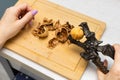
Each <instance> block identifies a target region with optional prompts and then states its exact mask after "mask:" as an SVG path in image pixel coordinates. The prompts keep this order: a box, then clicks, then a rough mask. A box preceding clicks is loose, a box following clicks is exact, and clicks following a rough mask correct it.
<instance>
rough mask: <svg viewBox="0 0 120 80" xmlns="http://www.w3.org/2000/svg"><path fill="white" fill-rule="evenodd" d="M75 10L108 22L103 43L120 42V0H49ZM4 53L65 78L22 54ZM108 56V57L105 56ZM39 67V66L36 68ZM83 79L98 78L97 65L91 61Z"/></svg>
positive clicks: (91, 79) (6, 51) (110, 63)
mask: <svg viewBox="0 0 120 80" xmlns="http://www.w3.org/2000/svg"><path fill="white" fill-rule="evenodd" d="M49 1H52V2H54V3H57V4H59V5H62V6H64V7H67V8H69V9H72V10H74V11H77V12H80V13H83V14H85V15H88V16H90V17H93V18H96V19H98V20H101V21H103V22H105V23H106V30H105V32H104V34H103V36H102V38H101V40H102V41H103V42H104V43H103V44H107V43H110V44H114V43H119V44H120V37H119V32H120V10H119V8H120V0H49ZM2 52H4V54H6V55H8V56H10V57H12V58H15V59H16V60H18V61H20V62H23V61H24V62H23V63H24V64H26V65H28V66H30V67H32V68H34V69H36V70H38V71H41V72H43V73H44V74H47V75H49V76H50V77H53V78H54V79H57V80H58V79H59V80H65V78H62V77H61V76H59V75H58V74H56V73H53V72H51V71H49V70H47V69H45V68H44V67H42V66H39V65H37V64H36V63H34V62H32V61H30V60H27V59H25V58H24V57H22V56H19V55H17V54H15V53H14V52H11V51H9V50H6V49H2ZM105 58H107V57H105ZM103 59H104V58H103V56H102V60H103ZM107 59H108V60H109V61H108V62H109V67H110V66H111V65H112V63H113V61H112V60H111V59H110V58H107ZM36 67H37V68H36ZM81 80H97V73H96V67H95V66H94V65H93V64H92V63H89V65H88V67H87V69H86V71H85V72H84V74H83V76H82V79H81Z"/></svg>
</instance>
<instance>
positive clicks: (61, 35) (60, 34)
mask: <svg viewBox="0 0 120 80" xmlns="http://www.w3.org/2000/svg"><path fill="white" fill-rule="evenodd" d="M55 35H56V37H57V39H58V41H59V42H62V43H64V42H66V41H67V37H68V31H67V29H66V28H65V27H61V28H58V29H56V31H55Z"/></svg>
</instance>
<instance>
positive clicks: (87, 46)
mask: <svg viewBox="0 0 120 80" xmlns="http://www.w3.org/2000/svg"><path fill="white" fill-rule="evenodd" d="M79 26H80V27H82V29H83V32H84V36H85V37H86V41H84V42H80V41H78V40H75V39H73V38H72V36H71V35H69V36H68V39H69V40H70V42H71V43H73V44H75V45H77V46H79V47H82V48H83V49H84V50H85V52H82V53H80V55H81V57H82V58H84V59H85V60H87V61H90V60H91V61H92V62H93V63H94V64H95V65H96V66H97V67H98V69H100V70H101V71H102V72H103V73H105V74H106V73H108V72H109V70H108V69H107V67H106V66H104V63H103V62H102V61H101V58H100V56H99V54H98V52H101V53H102V54H103V55H107V56H109V57H111V58H112V59H114V53H115V50H114V47H112V46H111V45H110V44H106V45H103V46H100V45H99V44H101V43H102V41H98V40H97V39H96V37H95V33H94V32H91V31H90V30H89V27H88V25H87V23H86V22H82V23H81V24H80V25H79Z"/></svg>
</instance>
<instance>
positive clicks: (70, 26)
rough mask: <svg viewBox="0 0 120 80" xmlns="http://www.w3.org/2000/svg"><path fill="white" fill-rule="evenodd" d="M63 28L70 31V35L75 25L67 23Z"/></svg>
mask: <svg viewBox="0 0 120 80" xmlns="http://www.w3.org/2000/svg"><path fill="white" fill-rule="evenodd" d="M62 27H65V28H66V29H67V30H68V33H69V32H70V31H71V29H72V28H74V26H73V25H71V24H69V22H66V23H65V24H64V25H62Z"/></svg>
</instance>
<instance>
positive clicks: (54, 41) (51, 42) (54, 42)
mask: <svg viewBox="0 0 120 80" xmlns="http://www.w3.org/2000/svg"><path fill="white" fill-rule="evenodd" d="M57 44H58V39H57V38H52V39H51V40H49V41H48V47H49V48H54V47H55V46H56V45H57Z"/></svg>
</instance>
